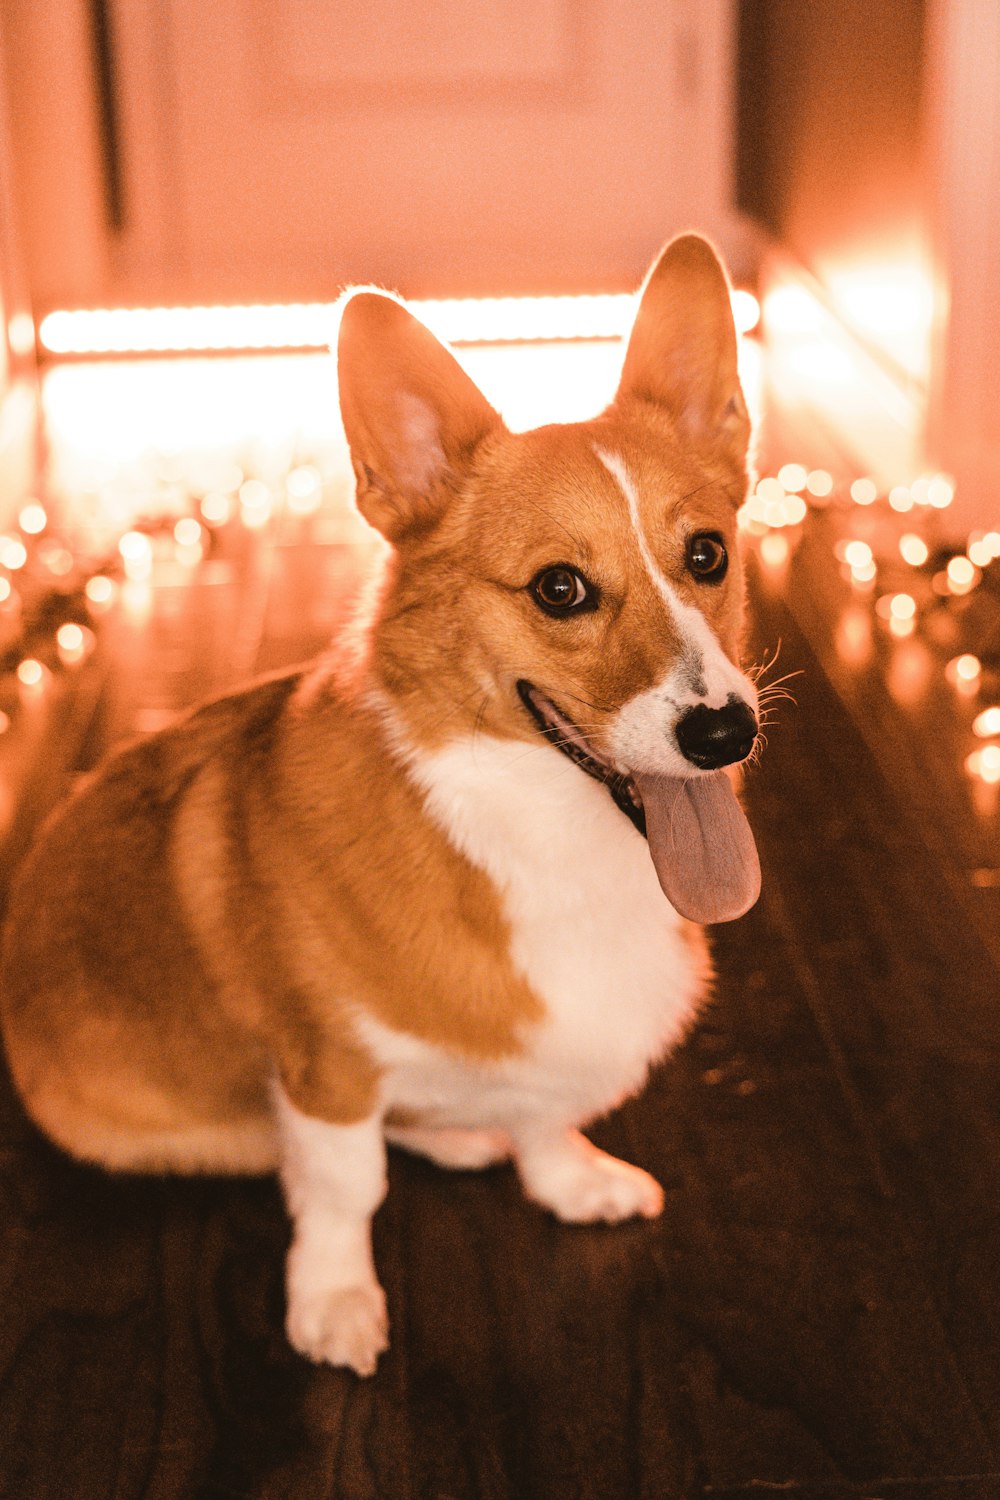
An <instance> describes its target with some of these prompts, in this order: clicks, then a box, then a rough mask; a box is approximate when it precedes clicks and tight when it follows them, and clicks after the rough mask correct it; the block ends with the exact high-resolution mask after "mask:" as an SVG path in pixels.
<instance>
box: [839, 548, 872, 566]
mask: <svg viewBox="0 0 1000 1500" xmlns="http://www.w3.org/2000/svg"><path fill="white" fill-rule="evenodd" d="M844 561H845V562H846V563H847V565H848V567H849V568H850V569H851V571H852V572H856V571H857V570H858V569H867V568H868V567H870V565H871V562H872V549H871V548H870V547H869V545H868V543H867V542H848V543H847V545H846V546H845V547H844Z"/></svg>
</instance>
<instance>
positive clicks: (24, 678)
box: [17, 656, 45, 689]
mask: <svg viewBox="0 0 1000 1500" xmlns="http://www.w3.org/2000/svg"><path fill="white" fill-rule="evenodd" d="M17 680H18V682H20V684H21V686H22V687H26V688H29V689H31V688H38V687H41V686H42V684H43V682H44V681H45V668H44V667H43V666H42V664H41V662H40V661H36V660H35V659H34V657H32V656H26V657H25V659H24V661H22V662H21V663H20V665H19V666H18V669H17Z"/></svg>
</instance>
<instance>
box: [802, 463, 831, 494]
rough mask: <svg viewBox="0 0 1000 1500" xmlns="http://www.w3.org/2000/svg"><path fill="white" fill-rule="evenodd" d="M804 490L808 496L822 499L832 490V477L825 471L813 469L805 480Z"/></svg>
mask: <svg viewBox="0 0 1000 1500" xmlns="http://www.w3.org/2000/svg"><path fill="white" fill-rule="evenodd" d="M806 489H807V490H808V491H809V493H810V495H816V496H817V497H818V498H820V499H823V498H824V497H825V496H826V495H829V493H830V491H831V490H832V489H833V476H832V475H831V474H828V473H827V471H826V470H825V469H813V470H811V471H810V473H809V475H808V476H807V478H806Z"/></svg>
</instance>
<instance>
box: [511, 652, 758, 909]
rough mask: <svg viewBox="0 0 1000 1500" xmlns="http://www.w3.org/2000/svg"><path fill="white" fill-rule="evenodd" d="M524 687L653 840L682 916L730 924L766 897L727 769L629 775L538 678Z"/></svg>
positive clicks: (555, 738)
mask: <svg viewBox="0 0 1000 1500" xmlns="http://www.w3.org/2000/svg"><path fill="white" fill-rule="evenodd" d="M517 691H518V694H519V695H520V698H521V702H522V703H523V704H524V706H525V708H526V709H527V710H528V712H529V713H530V714H531V717H532V718H533V719H534V721H535V723H536V725H537V726H538V728H539V730H540V731H541V733H542V734H543V735H544V737H545V738H546V739H547V740H548V741H549V743H550V744H551V745H554V746H555V747H556V749H557V750H561V751H562V753H563V754H564V755H566V756H568V757H569V759H570V760H571V761H572V762H573V763H574V765H577V766H579V768H580V770H581V771H585V772H586V773H587V775H588V776H592V777H593V778H594V780H595V781H600V782H601V783H602V784H603V785H604V786H605V787H607V790H608V792H609V793H610V795H611V797H612V798H613V800H614V801H615V803H616V804H617V805H618V807H620V808H621V810H622V812H623V813H624V814H625V816H626V817H627V818H628V819H629V820H630V821H631V822H632V823H633V824H634V825H635V827H636V828H637V829H638V830H639V832H640V833H641V834H642V835H643V837H644V838H645V839H646V840H647V842H648V844H649V854H650V858H651V859H652V861H653V866H654V868H655V870H656V875H657V879H658V880H659V882H660V886H661V888H662V890H663V893H664V895H665V896H666V897H667V900H668V901H670V903H671V904H672V906H673V907H674V908H675V910H676V911H679V912H680V914H681V916H684V917H688V918H690V920H691V921H693V922H730V921H732V920H733V918H734V917H741V916H742V915H743V913H744V912H746V911H749V909H750V907H751V906H753V904H754V902H755V901H756V900H757V897H758V895H759V894H760V863H759V861H758V858H757V848H756V845H755V843H754V838H753V834H752V832H751V830H750V825H749V823H748V822H747V820H746V816H745V814H744V812H743V809H742V808H741V807H740V804H739V802H738V801H737V799H736V794H735V792H734V790H733V787H732V784H731V782H730V780H729V777H728V776H727V775H726V773H725V771H723V770H717V771H708V770H705V771H697V770H694V771H692V774H691V775H690V776H687V777H685V776H676V775H665V774H662V773H661V774H650V773H647V772H643V773H641V774H640V773H639V772H635V773H634V774H633V775H625V774H623V773H622V772H620V771H616V770H615V769H614V768H613V767H612V766H609V765H608V764H607V762H606V761H603V760H601V758H600V756H598V755H595V754H594V751H593V749H592V747H591V746H590V744H589V743H588V741H587V740H586V738H585V737H584V735H583V734H582V733H581V731H580V730H579V729H578V728H577V726H576V725H575V724H574V723H573V721H572V719H570V718H569V717H568V715H566V714H564V713H563V712H562V710H561V709H558V708H557V707H556V706H555V704H554V703H553V702H552V700H551V699H550V698H547V697H546V696H545V694H544V693H540V692H539V691H538V689H537V688H536V687H535V686H534V684H533V683H530V682H528V681H526V680H525V679H523V678H522V679H521V681H519V682H518V684H517Z"/></svg>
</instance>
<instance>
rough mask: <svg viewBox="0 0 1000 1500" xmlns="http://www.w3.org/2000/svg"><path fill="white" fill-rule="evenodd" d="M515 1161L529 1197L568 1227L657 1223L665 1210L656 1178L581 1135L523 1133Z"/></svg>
mask: <svg viewBox="0 0 1000 1500" xmlns="http://www.w3.org/2000/svg"><path fill="white" fill-rule="evenodd" d="M515 1158H516V1161H517V1170H518V1174H519V1176H520V1178H521V1182H522V1183H523V1185H524V1190H525V1192H526V1193H527V1194H528V1197H529V1198H532V1199H534V1201H535V1202H536V1203H540V1204H541V1205H542V1207H543V1208H548V1209H550V1210H551V1211H552V1213H554V1214H555V1215H556V1217H557V1218H559V1219H564V1220H566V1221H567V1222H568V1223H574V1224H590V1223H594V1222H596V1221H603V1222H605V1223H608V1224H614V1223H617V1222H618V1221H619V1220H620V1219H631V1218H633V1217H635V1215H637V1214H638V1215H641V1216H642V1217H643V1218H645V1219H655V1218H656V1216H657V1214H659V1213H660V1211H661V1210H662V1208H663V1189H662V1188H661V1187H660V1184H659V1183H658V1182H657V1181H656V1179H655V1177H650V1175H649V1173H648V1172H644V1171H643V1170H642V1168H641V1167H633V1166H631V1165H630V1164H629V1163H628V1162H626V1161H619V1160H618V1158H617V1157H616V1156H609V1155H608V1153H607V1152H606V1151H600V1150H598V1148H597V1147H596V1146H594V1145H592V1144H591V1142H590V1141H588V1140H587V1138H586V1136H583V1135H581V1134H580V1132H579V1131H578V1130H565V1129H555V1128H529V1129H527V1130H525V1131H523V1132H522V1131H519V1132H518V1134H517V1136H516V1138H515Z"/></svg>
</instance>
